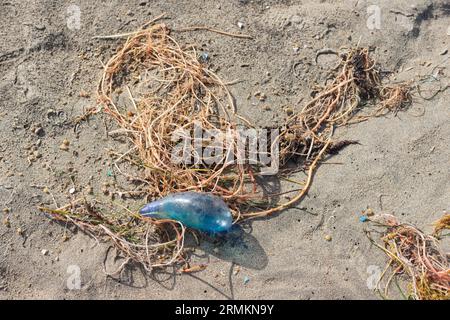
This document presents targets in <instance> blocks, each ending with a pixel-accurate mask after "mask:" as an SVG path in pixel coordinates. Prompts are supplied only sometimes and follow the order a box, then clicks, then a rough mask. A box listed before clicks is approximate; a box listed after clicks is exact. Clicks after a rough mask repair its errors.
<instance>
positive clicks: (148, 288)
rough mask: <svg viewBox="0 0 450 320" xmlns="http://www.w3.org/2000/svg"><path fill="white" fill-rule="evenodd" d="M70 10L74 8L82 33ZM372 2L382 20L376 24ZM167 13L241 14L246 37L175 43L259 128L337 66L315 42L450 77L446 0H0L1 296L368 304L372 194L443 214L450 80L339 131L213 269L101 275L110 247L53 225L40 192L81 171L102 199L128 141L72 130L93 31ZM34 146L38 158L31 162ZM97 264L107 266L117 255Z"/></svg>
mask: <svg viewBox="0 0 450 320" xmlns="http://www.w3.org/2000/svg"><path fill="white" fill-rule="evenodd" d="M372 2H374V3H375V4H376V5H377V7H373V6H372V7H371V5H373V3H372ZM72 4H76V5H78V8H79V10H80V11H79V12H80V16H79V17H80V19H81V20H80V25H79V29H78V28H77V27H78V26H77V25H76V21H75V20H73V19H75V18H76V12H77V10H76V8H75V9H74V8H73V7H72V8H70V7H69V6H70V5H72ZM68 8H69V11H68ZM368 10H369V11H368ZM377 10H379V13H380V24H379V25H377V23H376V20H371V19H372V18H373V17H374V16H373V15H374V14H375V15H376V14H377V12H378V11H377ZM162 12H166V13H167V16H168V17H169V19H167V20H165V23H167V24H168V25H169V26H173V27H181V26H191V25H197V24H201V25H208V26H213V27H216V28H220V29H223V30H227V31H230V32H239V31H240V30H239V27H238V26H237V23H238V22H242V23H243V30H242V32H245V33H248V34H250V35H253V36H254V40H243V39H235V38H229V37H224V36H220V35H217V34H213V33H207V32H190V33H183V34H179V35H177V38H178V39H179V40H180V42H182V43H197V44H199V45H202V46H203V48H204V50H205V51H207V52H208V53H209V55H210V57H211V63H212V66H213V68H214V69H215V70H217V73H218V74H219V75H220V76H221V77H222V78H223V79H225V80H230V81H231V80H235V79H241V80H244V81H243V82H240V83H238V84H236V85H233V86H232V87H231V91H232V93H233V95H234V96H235V98H236V101H237V105H238V110H239V112H241V113H242V114H243V115H244V116H246V117H248V118H250V119H252V121H254V122H255V123H258V124H260V125H267V124H274V123H281V122H282V120H283V118H284V117H285V112H284V111H283V107H285V106H288V105H294V106H295V108H297V109H298V108H301V105H302V103H300V104H297V101H299V100H300V99H301V98H303V100H302V101H303V102H304V101H306V100H307V99H308V98H309V93H310V89H311V85H312V84H313V83H314V81H316V80H317V81H320V80H321V79H323V77H324V76H325V75H326V73H327V70H329V68H330V67H332V66H334V65H335V63H336V61H337V60H336V57H335V56H332V55H326V56H321V57H320V58H319V60H318V64H317V65H316V64H315V62H314V56H315V52H316V51H317V50H319V49H322V48H332V49H335V50H338V49H339V48H340V47H341V46H351V45H355V44H356V43H357V42H358V41H360V44H361V45H362V46H371V47H373V48H374V52H373V56H374V57H375V58H376V59H377V60H378V61H379V63H380V64H381V65H382V66H383V69H384V70H386V71H392V72H393V74H392V75H391V78H390V79H391V80H392V81H395V80H407V79H411V78H413V77H416V76H418V75H432V74H434V72H435V71H436V70H441V72H440V73H439V74H435V75H436V76H437V77H438V78H439V81H433V82H428V83H425V84H424V88H425V87H426V89H429V90H436V89H438V88H439V87H438V86H439V84H440V85H441V87H445V86H448V85H449V77H448V75H449V72H450V70H449V69H448V67H449V62H448V61H449V55H450V54H449V53H448V52H447V53H446V50H447V49H449V40H450V35H449V34H450V5H449V3H448V1H446V0H441V1H439V0H433V1H431V0H429V1H425V0H420V1H418V0H415V1H409V0H401V1H384V0H383V1H362V0H360V1H356V0H351V1H350V0H349V1H332V0H329V1H325V0H322V1H313V0H303V1H294V0H292V1H289V0H283V1H258V0H255V1H247V0H232V1H226V2H222V1H206V0H203V1H202V0H194V1H192V0H191V1H188V0H183V1H179V0H177V1H176V0H168V1H167V0H164V1H162V0H161V1H160V0H156V1H139V0H133V1H126V2H123V1H108V2H96V1H86V0H80V1H58V2H55V1H45V0H40V1H23V0H21V1H2V2H1V3H0V207H2V208H6V207H7V208H10V212H9V213H6V212H3V213H0V215H1V216H2V217H1V218H2V220H4V219H5V218H6V217H8V219H9V221H10V226H9V227H8V226H7V225H5V224H3V223H2V224H1V225H0V298H3V299H22V298H26V299H29V298H38V299H42V298H51V299H53V298H57V299H61V298H64V299H75V298H76V299H105V298H106V299H115V298H120V299H126V298H128V299H228V298H234V299H378V296H377V295H376V294H375V293H374V292H373V290H371V288H370V285H371V284H372V283H373V280H374V276H375V275H376V272H377V271H379V270H380V268H383V267H384V264H385V262H386V258H385V257H384V255H383V254H382V252H380V251H379V250H377V249H375V248H373V247H371V245H370V243H369V241H368V240H367V238H366V237H365V235H364V233H363V224H362V223H361V222H359V220H358V218H359V214H360V213H361V211H362V210H364V209H366V208H367V207H371V208H373V209H374V210H376V211H379V210H381V208H380V200H379V199H380V195H383V196H382V197H381V204H382V210H383V211H386V212H393V213H395V214H396V215H397V216H398V217H399V218H400V219H402V220H404V221H408V222H410V223H413V224H416V225H417V226H419V227H423V228H424V229H425V230H430V223H431V222H432V221H434V220H436V219H437V218H439V217H440V216H441V215H442V213H443V211H445V210H449V209H450V207H449V206H450V170H449V159H450V148H449V146H450V108H449V98H450V91H449V90H447V91H445V92H443V93H441V94H439V95H438V96H436V97H435V98H434V99H433V100H430V101H428V100H424V99H421V98H420V97H418V96H416V97H415V99H414V103H413V105H412V107H411V108H410V109H409V110H407V111H405V112H400V113H398V114H397V115H393V114H391V115H388V116H386V117H382V118H376V119H370V120H369V121H366V122H363V123H360V124H357V125H353V126H351V127H347V128H341V129H339V130H338V131H337V137H339V138H346V139H354V140H358V141H359V142H360V144H359V145H352V146H349V147H347V148H345V149H344V150H342V151H341V152H340V153H339V154H338V155H336V156H333V157H331V158H329V159H327V161H325V162H324V163H323V164H322V165H321V166H320V167H319V169H318V171H317V174H316V175H315V178H314V181H313V184H312V187H311V189H310V191H309V192H308V195H307V197H306V198H305V199H304V200H302V201H301V202H300V203H299V204H298V205H297V206H296V207H295V208H292V209H289V210H286V211H285V212H283V213H282V214H279V215H276V216H274V217H272V218H270V219H261V220H257V221H253V222H252V223H251V224H250V225H248V226H246V231H247V232H248V233H247V235H246V236H245V244H242V245H240V246H233V245H231V244H225V245H223V246H221V247H220V248H218V249H215V250H214V246H213V245H212V244H208V243H205V244H203V246H202V247H203V249H199V250H197V251H196V254H197V257H195V258H194V259H195V261H199V262H206V263H207V264H208V267H207V269H206V270H205V271H203V272H201V273H196V274H193V275H175V274H174V271H173V270H167V272H164V273H162V272H160V273H154V274H151V275H145V274H144V273H143V272H142V271H141V270H140V269H139V268H132V269H128V270H127V271H126V272H124V273H123V274H122V275H121V277H120V278H119V279H112V278H110V277H107V276H105V274H104V272H103V262H104V260H105V255H106V251H107V249H108V246H109V244H107V243H101V244H97V243H96V242H95V240H93V239H92V238H90V237H88V236H86V235H84V234H83V233H81V232H76V233H72V232H70V231H67V234H68V235H69V236H70V239H69V240H68V241H65V242H63V241H62V238H63V234H64V228H63V227H62V226H60V225H57V224H55V223H52V222H51V221H49V219H48V218H47V217H45V216H44V215H43V214H42V213H40V212H39V211H38V210H37V208H36V206H37V205H38V204H40V203H47V204H49V205H50V204H52V203H53V199H52V198H51V196H50V195H49V194H46V193H44V192H42V188H43V186H47V187H48V188H49V190H50V191H51V193H52V194H53V195H54V196H55V199H56V201H57V202H58V203H59V204H63V203H67V202H68V201H69V200H70V198H71V195H70V194H69V192H68V190H69V188H70V187H71V183H72V182H71V181H72V180H73V181H74V183H75V187H76V189H77V191H76V192H79V190H80V189H81V188H82V187H83V186H85V185H86V184H87V183H88V182H89V180H90V181H91V184H92V185H93V187H94V192H95V193H96V194H98V195H99V197H100V196H101V194H102V193H101V186H102V183H103V182H105V181H108V179H110V178H109V177H108V176H107V170H108V168H109V166H108V165H109V163H110V158H109V156H108V152H107V149H108V148H114V149H116V148H118V149H123V148H124V147H125V146H123V145H121V144H120V143H119V142H117V141H114V140H111V139H107V138H106V137H105V124H106V125H109V122H110V121H109V119H106V118H105V119H104V118H103V117H101V116H97V117H94V118H92V119H91V120H90V121H89V122H86V123H83V124H82V125H81V126H80V127H77V128H74V127H73V125H72V123H71V119H73V118H74V117H75V116H77V115H80V114H82V112H83V108H85V107H88V106H91V105H92V103H93V97H91V98H84V97H80V95H79V93H80V92H81V91H82V90H84V91H86V92H93V91H94V90H95V88H96V85H97V81H98V79H99V77H100V74H101V61H105V60H106V59H107V58H108V57H109V56H110V54H111V53H112V52H113V50H114V48H116V47H117V46H118V44H119V43H120V40H112V41H111V40H109V41H107V40H93V39H92V37H93V36H95V35H104V34H114V33H118V32H127V31H131V30H135V29H136V28H138V27H139V26H140V25H142V24H143V23H144V22H146V21H148V20H150V19H151V18H152V17H155V16H157V15H159V14H160V13H162ZM74 15H75V16H74ZM371 17H372V18H371ZM368 20H369V21H368ZM74 21H75V22H74ZM74 23H75V24H74ZM378 27H379V29H378ZM294 48H298V50H294ZM436 68H438V69H436ZM256 91H262V92H264V93H265V94H266V95H267V100H266V101H265V102H264V103H260V102H258V101H257V99H253V98H252V99H250V100H247V96H248V95H249V94H253V93H254V92H256ZM430 92H431V93H432V92H433V91H429V92H424V94H427V95H429V94H430ZM264 105H270V107H271V110H264V108H263V106H264ZM37 127H41V128H42V131H38V132H35V131H36V130H35V128H37ZM64 139H68V140H70V142H71V145H70V150H69V152H64V151H61V150H59V145H60V144H61V142H62V141H63V140H64ZM30 154H31V157H32V158H36V159H35V160H34V161H32V162H31V164H29V161H28V160H27V158H28V157H30ZM90 178H91V179H90ZM18 228H20V229H21V230H22V231H23V233H22V234H19V233H18V232H17V229H18ZM325 235H331V236H332V240H331V241H329V242H328V241H326V240H325V239H324V236H325ZM42 250H48V252H46V251H44V253H46V254H43V251H42ZM107 260H108V262H107V265H108V266H109V267H112V265H113V264H114V263H115V265H117V264H118V263H120V261H116V262H113V261H111V260H112V259H111V258H109V259H107ZM238 265H239V267H238ZM78 272H79V276H80V280H81V288H80V289H77V288H76V284H77V282H76V276H77V274H78ZM74 284H75V288H74V286H73V285H74Z"/></svg>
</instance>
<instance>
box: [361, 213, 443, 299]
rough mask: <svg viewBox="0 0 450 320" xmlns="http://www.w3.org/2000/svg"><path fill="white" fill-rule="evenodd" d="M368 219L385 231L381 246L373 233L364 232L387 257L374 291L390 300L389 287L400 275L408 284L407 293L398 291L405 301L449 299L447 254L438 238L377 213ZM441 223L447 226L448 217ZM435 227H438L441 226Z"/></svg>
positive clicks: (389, 216)
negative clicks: (382, 286) (383, 283)
mask: <svg viewBox="0 0 450 320" xmlns="http://www.w3.org/2000/svg"><path fill="white" fill-rule="evenodd" d="M370 220H371V221H373V222H375V223H377V224H378V225H380V226H382V227H383V228H385V230H384V231H383V232H382V234H381V237H380V239H381V243H377V242H376V241H375V240H374V239H373V237H372V233H374V232H375V231H374V230H371V231H366V234H367V235H368V236H369V239H370V240H371V241H372V242H373V243H374V244H375V245H376V246H377V247H378V248H380V249H381V250H383V251H384V252H385V253H386V255H387V256H388V258H389V262H388V264H387V266H386V268H385V270H384V272H383V273H382V274H381V276H380V279H379V281H378V283H377V290H378V292H379V293H380V294H381V295H382V296H383V297H384V298H388V297H389V287H390V284H391V283H392V282H393V280H395V281H396V283H397V278H398V277H400V276H403V278H404V279H405V280H406V281H407V282H408V285H407V287H408V293H407V294H406V295H405V294H403V292H402V291H401V292H402V294H403V295H404V296H405V297H406V298H410V299H416V300H448V299H450V255H449V253H444V252H443V251H442V249H441V247H440V243H439V239H438V238H437V237H435V236H433V235H427V234H425V233H424V232H422V231H421V230H419V229H418V228H416V227H414V226H412V225H410V224H406V223H400V222H399V221H398V220H397V218H395V217H394V216H392V215H387V214H379V215H375V216H373V217H370ZM442 220H447V222H446V223H447V227H448V214H447V215H446V216H444V217H443V219H441V220H440V221H442ZM437 226H438V228H439V226H442V224H440V223H439V224H438V225H437ZM388 270H390V271H391V275H390V276H388V277H387V280H386V281H385V287H384V290H382V289H381V288H380V287H381V283H382V281H383V279H384V278H385V277H386V276H387V272H388ZM397 285H398V283H397ZM398 288H399V289H400V286H398ZM400 290H401V289H400Z"/></svg>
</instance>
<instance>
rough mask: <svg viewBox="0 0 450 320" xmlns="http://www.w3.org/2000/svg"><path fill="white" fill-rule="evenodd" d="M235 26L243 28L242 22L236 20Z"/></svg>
mask: <svg viewBox="0 0 450 320" xmlns="http://www.w3.org/2000/svg"><path fill="white" fill-rule="evenodd" d="M237 26H238V27H239V29H243V28H244V23H243V22H240V21H239V22H238V23H237Z"/></svg>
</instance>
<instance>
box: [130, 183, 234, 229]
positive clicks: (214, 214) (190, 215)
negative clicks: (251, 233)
mask: <svg viewBox="0 0 450 320" xmlns="http://www.w3.org/2000/svg"><path fill="white" fill-rule="evenodd" d="M139 213H140V214H141V215H143V216H146V217H152V218H159V219H172V220H177V221H179V222H181V223H182V224H183V225H184V226H186V227H189V228H193V229H197V230H201V231H205V232H209V233H218V232H225V231H228V230H229V229H230V228H231V226H232V223H233V217H232V215H231V211H230V209H229V208H228V206H227V205H226V204H225V202H224V201H223V200H222V199H221V198H220V197H218V196H215V195H213V194H211V193H202V192H191V191H188V192H180V193H174V194H170V195H168V196H166V197H164V198H161V199H158V200H156V201H153V202H150V203H148V204H147V205H145V206H144V207H143V208H142V209H141V210H140V211H139Z"/></svg>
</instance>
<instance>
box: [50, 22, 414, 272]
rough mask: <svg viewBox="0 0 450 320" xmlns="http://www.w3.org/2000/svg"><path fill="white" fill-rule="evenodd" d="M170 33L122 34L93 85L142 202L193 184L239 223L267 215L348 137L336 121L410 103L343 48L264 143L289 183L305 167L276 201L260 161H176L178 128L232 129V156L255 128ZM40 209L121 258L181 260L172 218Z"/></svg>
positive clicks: (362, 58) (90, 205)
mask: <svg viewBox="0 0 450 320" xmlns="http://www.w3.org/2000/svg"><path fill="white" fill-rule="evenodd" d="M197 29H198V28H195V29H186V30H197ZM200 29H201V30H209V31H213V32H217V30H212V29H208V28H200ZM186 30H185V31H186ZM173 33H174V32H173V31H172V30H170V29H169V28H168V27H167V26H166V25H165V24H154V25H151V26H148V27H145V28H141V29H139V30H137V31H136V32H132V33H130V34H127V36H128V39H127V40H126V41H125V43H124V44H123V45H122V46H121V47H120V48H119V49H118V50H117V52H116V53H115V54H114V55H113V56H112V57H111V59H110V60H109V61H108V62H107V63H106V64H105V65H104V72H103V75H102V78H101V81H100V83H99V87H98V101H99V107H100V108H97V109H95V111H93V113H95V112H99V111H104V112H105V113H106V114H108V115H109V116H111V117H112V118H113V119H114V120H115V123H116V124H117V126H118V130H115V131H114V132H110V135H113V134H115V135H122V136H124V137H126V139H128V141H129V145H130V148H129V150H128V151H127V152H125V153H122V154H118V153H117V154H115V156H116V159H115V162H114V164H115V166H116V169H117V171H118V172H119V173H120V174H123V175H124V176H126V177H127V178H128V179H129V180H130V181H134V182H138V183H140V186H139V188H138V191H137V192H135V193H134V195H135V196H138V197H140V199H142V203H144V202H147V201H151V200H153V199H156V198H159V197H162V196H165V195H167V194H169V193H173V192H181V191H188V190H190V191H201V192H212V193H214V194H216V195H218V196H220V197H222V198H223V199H224V200H225V201H226V202H227V204H228V205H229V206H230V208H231V210H232V213H233V216H234V219H235V221H236V222H237V221H239V220H242V219H246V218H252V217H262V216H267V215H270V214H273V213H274V212H278V211H280V210H283V209H285V208H288V207H290V206H292V205H294V204H296V203H297V202H298V201H299V200H300V199H301V198H302V197H303V195H304V194H305V193H306V192H307V190H308V188H309V186H310V184H311V181H312V177H313V174H314V171H315V169H316V167H317V164H318V163H319V161H320V160H321V159H322V158H323V156H324V155H326V154H328V153H335V152H336V150H337V149H339V148H340V147H342V146H343V145H345V144H346V143H342V142H336V141H333V140H332V136H333V129H334V128H336V127H338V126H342V125H345V124H348V123H350V122H351V121H361V120H365V119H367V118H368V117H370V116H377V115H380V114H383V113H385V112H390V111H397V110H399V109H401V108H403V107H404V106H405V105H406V104H408V103H409V102H410V93H409V86H408V85H406V84H399V85H396V86H386V85H383V84H382V82H381V79H380V75H379V72H378V68H377V66H376V64H375V62H374V61H373V59H371V58H370V56H369V51H368V50H367V49H364V48H354V49H349V50H348V51H347V52H346V53H343V54H341V62H340V65H339V66H338V68H337V69H336V71H335V74H334V78H333V81H331V82H330V83H328V84H327V85H325V86H323V87H317V88H316V89H315V96H314V98H313V99H312V100H311V101H309V102H308V103H307V104H306V105H305V106H304V107H303V109H302V110H301V111H300V112H299V113H297V114H294V115H292V116H291V117H290V118H289V119H286V123H285V125H284V126H283V127H282V128H279V134H278V135H277V137H276V139H275V141H274V143H273V144H271V145H270V146H269V148H268V150H267V153H268V154H271V156H273V157H276V158H278V160H279V163H280V166H281V169H280V171H279V173H278V174H277V178H279V179H286V180H288V179H289V175H290V174H291V173H292V171H293V170H296V171H299V170H300V171H304V172H305V174H306V178H305V180H304V181H301V182H296V183H297V184H299V185H300V186H301V188H300V189H296V190H294V191H293V192H296V194H295V195H294V196H292V197H291V198H290V200H288V201H286V202H284V203H278V201H274V199H277V197H278V196H279V194H270V193H267V192H264V189H263V188H262V187H261V185H260V183H257V181H258V180H259V181H261V180H262V179H258V178H261V177H258V175H260V173H259V168H260V164H258V163H248V164H239V163H236V162H229V161H227V155H228V154H227V153H225V154H224V155H223V158H221V159H219V161H215V162H214V164H205V163H204V162H202V161H193V162H192V163H190V164H189V163H184V162H182V163H179V162H176V161H173V158H172V156H173V154H174V151H175V148H177V146H178V143H177V141H174V139H173V137H174V133H176V132H181V133H184V134H185V135H187V136H189V137H192V136H193V132H194V131H195V128H196V126H199V127H201V128H202V129H203V130H209V131H213V132H217V135H221V134H225V133H227V134H229V133H230V132H231V137H232V139H231V140H227V142H228V143H229V144H230V145H228V147H229V150H233V151H232V152H233V153H234V156H235V157H234V158H235V159H236V158H238V156H239V155H238V154H236V150H237V149H238V148H237V145H238V141H239V139H240V137H239V136H238V134H236V132H238V131H237V130H236V129H238V128H253V127H254V126H253V124H252V123H250V121H248V120H246V119H244V118H242V117H241V116H239V115H238V113H237V112H236V110H235V102H234V99H233V97H232V95H231V94H230V91H229V89H228V85H229V84H227V83H226V82H225V81H222V80H221V79H220V78H219V77H218V76H217V75H216V74H215V73H214V72H213V71H211V70H210V69H208V66H207V63H206V61H205V60H207V57H204V56H202V55H200V54H199V52H198V51H197V49H196V47H195V46H193V45H181V44H180V43H178V42H177V41H176V40H175V37H174V36H173ZM219 33H222V34H225V35H228V36H230V35H231V34H227V33H223V32H219ZM231 36H233V35H231ZM369 102H373V104H375V105H376V108H375V110H374V111H373V113H371V114H368V115H365V116H361V115H359V116H358V115H357V112H358V111H359V110H360V109H361V108H362V107H363V106H364V105H365V104H367V103H369ZM191 142H192V141H191ZM348 143H352V142H348ZM276 144H279V146H280V148H279V154H274V150H275V149H273V148H274V146H275V145H276ZM194 158H195V157H194ZM290 160H295V163H296V164H297V167H296V168H291V167H288V166H287V163H288V161H290ZM120 163H127V164H131V165H132V166H133V167H134V168H136V169H137V170H138V171H139V174H132V173H131V172H127V171H124V170H122V169H121V167H120ZM43 210H45V211H46V212H47V213H49V214H51V215H52V216H53V217H54V218H55V219H58V220H61V221H68V222H71V223H73V224H75V225H77V226H78V227H80V228H81V229H83V230H85V231H86V232H90V233H91V234H92V235H94V236H95V237H99V236H101V235H104V236H107V237H109V238H110V239H111V240H112V241H113V243H114V244H115V246H116V247H117V248H118V249H119V250H120V251H121V252H122V253H123V254H124V255H125V256H126V257H127V258H128V260H126V261H135V262H138V263H141V264H143V265H144V266H145V267H146V268H147V269H148V270H151V269H152V268H154V267H160V266H165V265H171V264H174V263H183V264H185V263H186V256H185V255H183V241H184V235H185V230H184V227H183V226H182V225H181V224H179V223H177V222H175V221H168V220H159V221H157V220H153V219H149V218H143V217H141V216H139V215H138V214H136V213H135V212H133V211H130V210H128V209H126V208H123V207H120V206H119V205H117V204H116V205H114V206H111V205H107V204H103V203H100V202H98V201H97V202H95V201H88V200H85V199H84V198H83V199H79V200H77V201H75V202H74V203H71V204H69V205H68V206H65V207H63V208H59V209H56V210H55V209H48V208H43Z"/></svg>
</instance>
